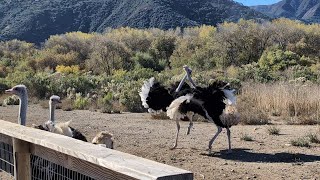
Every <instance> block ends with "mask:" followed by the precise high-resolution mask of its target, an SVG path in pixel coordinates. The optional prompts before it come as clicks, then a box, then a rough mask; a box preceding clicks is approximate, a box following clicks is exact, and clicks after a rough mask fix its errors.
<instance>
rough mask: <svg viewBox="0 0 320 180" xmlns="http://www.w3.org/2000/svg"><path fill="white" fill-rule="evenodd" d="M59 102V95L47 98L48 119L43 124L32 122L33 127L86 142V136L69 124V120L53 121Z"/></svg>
mask: <svg viewBox="0 0 320 180" xmlns="http://www.w3.org/2000/svg"><path fill="white" fill-rule="evenodd" d="M59 103H61V100H60V97H59V96H56V95H52V96H51V97H50V99H49V113H50V119H49V121H47V122H46V123H45V124H44V126H43V125H39V126H37V125H34V124H33V127H34V128H37V129H41V130H45V131H50V132H53V133H56V134H61V135H65V136H69V137H72V138H74V139H78V140H82V141H85V142H88V141H87V138H86V137H85V136H84V135H83V134H82V133H81V132H80V131H78V130H76V129H74V128H73V127H71V126H70V123H71V121H67V122H63V123H55V109H56V106H57V104H59Z"/></svg>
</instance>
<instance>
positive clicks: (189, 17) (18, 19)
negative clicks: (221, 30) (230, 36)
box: [0, 0, 267, 43]
mask: <svg viewBox="0 0 320 180" xmlns="http://www.w3.org/2000/svg"><path fill="white" fill-rule="evenodd" d="M1 1H2V2H1ZM0 2H1V3H0V9H1V12H0V33H1V34H0V39H3V40H8V39H14V38H17V39H20V40H25V41H29V42H35V43H39V42H43V41H44V40H45V39H46V38H48V37H49V36H50V35H54V34H62V33H65V32H70V31H82V32H103V31H104V30H105V29H106V28H107V27H114V28H116V27H121V26H129V27H136V28H149V27H157V28H161V29H169V28H175V27H177V26H179V27H187V26H197V25H201V24H208V25H216V24H217V23H221V22H223V21H237V20H238V19H240V18H244V19H252V18H262V19H265V18H267V16H265V15H262V14H261V13H259V12H256V11H254V10H252V9H250V8H248V7H245V6H242V5H240V4H239V3H235V2H233V1H231V0H223V1H222V0H117V1H115V0H41V1H40V0H36V1H35V0H24V1H20V0H11V1H3V0H0Z"/></svg>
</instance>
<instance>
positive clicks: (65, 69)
mask: <svg viewBox="0 0 320 180" xmlns="http://www.w3.org/2000/svg"><path fill="white" fill-rule="evenodd" d="M56 71H57V72H59V73H63V74H77V73H79V72H80V67H79V66H78V65H72V66H64V65H58V66H57V67H56Z"/></svg>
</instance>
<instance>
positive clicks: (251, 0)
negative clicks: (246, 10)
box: [234, 0, 280, 6]
mask: <svg viewBox="0 0 320 180" xmlns="http://www.w3.org/2000/svg"><path fill="white" fill-rule="evenodd" d="M234 1H236V2H239V3H242V4H243V5H245V6H255V5H267V4H274V3H277V2H279V1H280V0H234Z"/></svg>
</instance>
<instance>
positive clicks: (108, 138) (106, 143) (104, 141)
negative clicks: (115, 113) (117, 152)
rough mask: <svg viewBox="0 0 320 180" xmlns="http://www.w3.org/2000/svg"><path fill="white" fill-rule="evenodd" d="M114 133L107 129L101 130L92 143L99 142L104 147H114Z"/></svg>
mask: <svg viewBox="0 0 320 180" xmlns="http://www.w3.org/2000/svg"><path fill="white" fill-rule="evenodd" d="M112 137H113V135H112V134H111V133H108V132H106V131H101V132H100V133H98V134H97V135H96V136H95V137H94V138H93V140H92V144H97V145H99V146H102V147H106V148H109V149H113V139H112Z"/></svg>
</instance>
